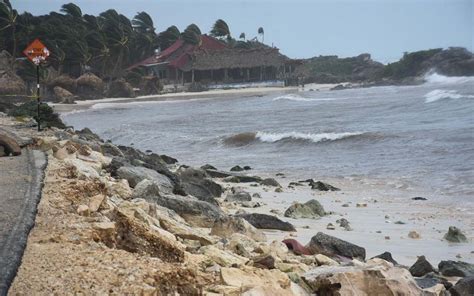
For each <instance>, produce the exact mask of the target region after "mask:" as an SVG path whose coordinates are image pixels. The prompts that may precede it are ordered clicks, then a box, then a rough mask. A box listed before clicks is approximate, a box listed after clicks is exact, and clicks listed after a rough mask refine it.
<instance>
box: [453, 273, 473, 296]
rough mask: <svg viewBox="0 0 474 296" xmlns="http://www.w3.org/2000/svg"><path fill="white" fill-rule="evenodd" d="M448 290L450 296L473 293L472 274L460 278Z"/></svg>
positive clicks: (463, 295)
mask: <svg viewBox="0 0 474 296" xmlns="http://www.w3.org/2000/svg"><path fill="white" fill-rule="evenodd" d="M449 292H450V293H451V295H452V296H465V295H474V276H470V277H465V278H463V279H460V280H459V281H458V282H457V283H456V284H455V285H454V286H453V287H452V288H451V289H449Z"/></svg>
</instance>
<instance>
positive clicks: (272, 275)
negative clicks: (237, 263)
mask: <svg viewBox="0 0 474 296" xmlns="http://www.w3.org/2000/svg"><path fill="white" fill-rule="evenodd" d="M221 280H222V282H223V283H224V284H225V285H227V286H232V287H238V288H239V289H242V288H246V290H248V288H253V287H260V288H265V287H266V288H272V289H273V290H272V291H270V293H268V292H269V291H267V292H263V294H262V292H259V293H257V294H247V295H281V296H286V295H293V294H291V292H290V291H289V290H288V289H289V288H290V286H291V281H290V279H289V278H288V276H287V275H286V274H284V273H283V272H281V271H279V270H277V269H271V270H267V269H255V268H253V269H251V268H250V267H245V268H243V269H238V268H221ZM285 290H286V291H285ZM248 292H249V291H248ZM239 294H242V293H237V294H235V295H239ZM242 295H243V294H242Z"/></svg>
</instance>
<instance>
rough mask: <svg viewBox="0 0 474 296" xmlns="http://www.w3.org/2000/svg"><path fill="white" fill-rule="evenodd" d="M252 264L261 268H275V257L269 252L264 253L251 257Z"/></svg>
mask: <svg viewBox="0 0 474 296" xmlns="http://www.w3.org/2000/svg"><path fill="white" fill-rule="evenodd" d="M252 261H253V266H255V267H258V268H263V269H274V268H275V257H274V256H273V255H271V254H264V255H260V256H256V257H253V258H252Z"/></svg>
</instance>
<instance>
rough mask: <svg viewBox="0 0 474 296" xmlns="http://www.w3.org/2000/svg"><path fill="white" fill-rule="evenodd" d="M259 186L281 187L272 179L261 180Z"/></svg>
mask: <svg viewBox="0 0 474 296" xmlns="http://www.w3.org/2000/svg"><path fill="white" fill-rule="evenodd" d="M260 184H262V185H266V186H274V187H281V185H280V183H278V182H277V180H275V179H273V178H267V179H263V180H262V181H260Z"/></svg>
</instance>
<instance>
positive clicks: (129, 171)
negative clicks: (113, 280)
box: [117, 166, 174, 193]
mask: <svg viewBox="0 0 474 296" xmlns="http://www.w3.org/2000/svg"><path fill="white" fill-rule="evenodd" d="M117 176H118V177H119V178H122V179H126V180H127V181H128V183H129V184H130V186H131V187H135V186H136V185H137V184H138V183H140V181H142V180H144V179H148V180H150V181H154V182H155V183H157V184H158V186H159V188H160V192H163V193H172V192H173V187H174V185H173V184H172V182H171V180H170V179H169V178H168V177H167V176H165V175H162V174H160V173H158V172H157V171H154V170H152V169H148V168H144V167H132V166H123V167H121V168H119V169H118V170H117Z"/></svg>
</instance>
